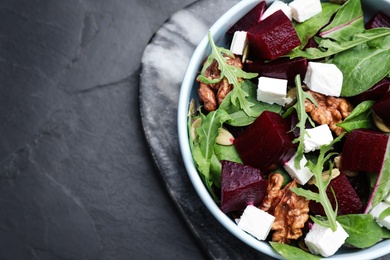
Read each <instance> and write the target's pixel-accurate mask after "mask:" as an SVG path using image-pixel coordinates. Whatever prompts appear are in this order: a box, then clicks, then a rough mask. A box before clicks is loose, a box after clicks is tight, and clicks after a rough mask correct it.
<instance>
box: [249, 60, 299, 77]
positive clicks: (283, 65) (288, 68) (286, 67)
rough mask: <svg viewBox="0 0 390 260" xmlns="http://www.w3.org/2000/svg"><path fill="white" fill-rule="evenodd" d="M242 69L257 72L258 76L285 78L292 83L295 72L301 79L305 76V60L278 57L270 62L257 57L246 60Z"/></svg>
mask: <svg viewBox="0 0 390 260" xmlns="http://www.w3.org/2000/svg"><path fill="white" fill-rule="evenodd" d="M244 69H245V71H248V72H256V73H259V76H265V77H270V78H277V79H287V80H288V82H289V83H293V82H294V80H295V76H296V75H297V74H300V75H301V78H302V79H303V78H304V77H305V74H306V70H307V60H306V59H305V58H302V57H299V58H295V59H289V58H280V59H276V60H273V61H270V62H265V61H263V60H260V59H258V60H254V61H248V62H246V63H245V64H244Z"/></svg>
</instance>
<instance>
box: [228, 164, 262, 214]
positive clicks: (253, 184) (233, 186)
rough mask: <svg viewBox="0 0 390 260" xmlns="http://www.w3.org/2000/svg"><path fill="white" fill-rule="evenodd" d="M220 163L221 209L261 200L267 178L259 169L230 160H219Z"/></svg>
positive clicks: (257, 202)
mask: <svg viewBox="0 0 390 260" xmlns="http://www.w3.org/2000/svg"><path fill="white" fill-rule="evenodd" d="M221 164H222V173H221V174H222V176H221V210H222V211H223V212H224V213H228V212H232V211H238V210H244V209H245V207H246V206H247V205H250V204H253V205H255V206H256V205H260V204H261V203H262V202H263V199H264V197H265V195H266V191H267V186H268V180H267V178H266V177H265V176H264V175H263V174H262V172H261V171H260V170H259V169H256V168H253V167H250V166H247V165H243V164H239V163H235V162H231V161H221Z"/></svg>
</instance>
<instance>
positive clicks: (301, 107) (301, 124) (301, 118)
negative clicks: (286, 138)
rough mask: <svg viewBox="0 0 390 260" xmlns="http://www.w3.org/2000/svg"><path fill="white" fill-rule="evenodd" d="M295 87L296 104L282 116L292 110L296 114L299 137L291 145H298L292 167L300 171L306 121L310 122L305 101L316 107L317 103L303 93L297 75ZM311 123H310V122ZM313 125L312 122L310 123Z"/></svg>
mask: <svg viewBox="0 0 390 260" xmlns="http://www.w3.org/2000/svg"><path fill="white" fill-rule="evenodd" d="M295 86H296V88H297V102H296V103H295V104H294V106H292V107H291V108H290V109H289V110H287V111H286V112H285V113H284V114H283V117H284V118H285V117H287V116H288V115H289V114H291V112H292V111H293V109H295V111H296V112H297V115H298V124H297V125H296V127H298V128H299V136H298V137H297V138H296V139H294V141H293V143H298V148H297V152H296V157H295V160H294V166H295V168H297V169H300V168H301V166H300V161H301V160H302V158H303V154H304V152H305V147H304V136H305V135H306V121H307V120H309V121H310V117H309V115H308V114H307V113H306V109H305V100H306V99H309V100H310V101H311V102H312V103H313V104H315V105H316V106H317V102H316V101H315V99H314V98H313V96H312V95H311V94H310V93H308V92H305V91H303V89H302V84H301V76H300V75H299V74H297V76H296V77H295ZM310 122H311V121H310ZM311 123H312V125H313V122H311Z"/></svg>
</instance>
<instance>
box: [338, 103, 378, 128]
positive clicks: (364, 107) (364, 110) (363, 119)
mask: <svg viewBox="0 0 390 260" xmlns="http://www.w3.org/2000/svg"><path fill="white" fill-rule="evenodd" d="M374 104H375V101H373V100H366V101H363V102H362V103H360V104H359V105H357V106H356V107H355V108H354V109H353V110H352V112H351V114H350V115H349V116H348V117H347V118H346V119H344V121H343V122H342V123H339V124H337V126H340V127H342V128H344V130H345V131H347V132H351V131H352V130H354V129H369V128H374V126H375V124H374V122H373V120H372V116H371V107H372V106H373V105H374Z"/></svg>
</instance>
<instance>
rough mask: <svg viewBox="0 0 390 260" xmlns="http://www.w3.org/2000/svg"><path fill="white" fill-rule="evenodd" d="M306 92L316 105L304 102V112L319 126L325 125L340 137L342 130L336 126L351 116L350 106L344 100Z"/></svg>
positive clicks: (307, 101) (309, 91) (351, 107)
mask: <svg viewBox="0 0 390 260" xmlns="http://www.w3.org/2000/svg"><path fill="white" fill-rule="evenodd" d="M307 92H308V93H310V94H311V95H312V96H313V98H314V99H315V100H316V101H317V104H318V106H315V105H314V104H313V103H311V101H309V100H305V110H306V112H307V113H309V114H310V116H311V118H312V119H313V121H314V122H316V123H318V124H320V125H322V124H327V125H329V128H330V129H331V130H332V131H333V132H334V133H335V134H336V135H341V134H342V133H343V132H344V129H343V128H341V127H339V126H337V125H336V124H338V123H341V122H342V121H343V120H344V119H345V118H346V117H347V116H349V115H350V114H351V112H352V109H353V106H352V104H351V103H349V102H348V100H346V99H345V98H341V97H332V96H325V95H323V94H320V93H317V92H314V91H311V90H308V91H307Z"/></svg>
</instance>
